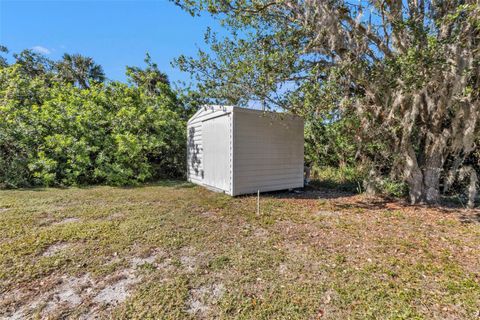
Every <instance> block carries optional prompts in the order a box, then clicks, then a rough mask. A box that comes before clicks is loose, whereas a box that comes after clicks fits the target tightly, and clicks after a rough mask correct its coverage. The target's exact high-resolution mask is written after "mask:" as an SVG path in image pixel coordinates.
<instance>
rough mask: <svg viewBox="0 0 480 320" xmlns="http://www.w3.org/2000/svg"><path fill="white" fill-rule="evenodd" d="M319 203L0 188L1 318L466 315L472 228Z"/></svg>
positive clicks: (345, 200) (474, 281)
mask: <svg viewBox="0 0 480 320" xmlns="http://www.w3.org/2000/svg"><path fill="white" fill-rule="evenodd" d="M327 194H328V193H325V192H324V191H321V192H320V191H310V193H308V194H307V196H305V194H300V195H292V194H273V195H264V196H263V197H262V199H261V212H262V214H261V215H260V216H257V215H256V198H255V197H254V196H244V197H237V198H231V197H228V196H225V195H222V194H217V193H213V192H210V191H207V190H205V189H203V188H200V187H194V186H192V185H190V184H187V183H182V182H174V181H165V182H162V183H159V184H156V185H147V186H142V187H136V188H112V187H91V188H72V189H34V190H16V191H0V234H2V237H1V238H0V317H2V316H11V315H12V314H13V313H14V312H17V313H18V312H21V314H22V316H23V317H47V316H50V317H52V318H64V317H72V318H76V317H78V316H80V315H82V314H83V315H87V316H89V315H90V316H91V315H98V316H100V317H103V318H109V317H111V316H112V315H113V317H115V318H165V319H169V318H170V319H183V318H214V317H215V318H237V319H272V318H274V319H312V318H316V317H320V315H321V316H322V317H321V318H322V319H432V318H438V319H444V318H456V319H460V318H462V319H478V312H479V310H480V224H478V223H469V224H465V223H461V222H460V216H461V214H460V213H459V212H455V211H453V210H450V211H448V212H445V211H440V210H434V209H427V208H419V207H418V208H417V207H409V206H403V205H400V204H398V203H393V204H394V206H393V207H392V208H389V206H388V205H387V203H385V202H380V201H373V200H371V199H368V198H365V197H363V196H351V197H345V196H344V195H338V196H336V197H330V198H328V197H324V196H325V195H327ZM319 212H320V213H321V214H319ZM82 277H85V278H86V279H88V281H87V283H86V284H85V283H84V284H82V285H78V286H76V287H75V294H76V297H80V300H79V301H76V302H75V301H74V300H68V299H67V300H66V301H64V300H60V301H58V299H57V300H55V299H56V298H55V296H57V297H58V296H61V295H60V293H61V292H62V289H61V288H62V284H64V283H68V281H79V280H78V279H82ZM129 277H130V278H129ZM122 279H123V280H125V279H133V280H131V282H129V283H128V285H127V286H125V288H126V289H125V290H126V292H127V293H128V294H127V296H126V297H125V299H122V300H121V301H120V302H118V303H110V304H106V303H102V302H99V301H98V296H99V294H100V293H101V291H102V289H104V288H109V286H120V284H121V283H122V282H121V281H122ZM64 287H65V286H64ZM67 287H68V286H67ZM40 300H41V301H40ZM39 301H40V302H39ZM55 301H56V302H55ZM72 301H73V302H72ZM49 303H50V304H49Z"/></svg>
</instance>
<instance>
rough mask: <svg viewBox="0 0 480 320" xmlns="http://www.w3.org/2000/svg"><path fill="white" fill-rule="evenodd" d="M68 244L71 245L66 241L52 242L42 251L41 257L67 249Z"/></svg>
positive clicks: (50, 255)
mask: <svg viewBox="0 0 480 320" xmlns="http://www.w3.org/2000/svg"><path fill="white" fill-rule="evenodd" d="M70 246H71V245H70V244H69V243H66V242H59V243H54V244H52V245H51V246H49V247H48V248H47V249H46V250H45V251H44V252H43V253H42V257H52V256H54V255H56V254H58V253H60V252H62V251H65V250H67V249H68V248H69V247H70Z"/></svg>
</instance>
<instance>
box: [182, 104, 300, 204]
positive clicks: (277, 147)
mask: <svg viewBox="0 0 480 320" xmlns="http://www.w3.org/2000/svg"><path fill="white" fill-rule="evenodd" d="M187 139H188V140H187V141H188V146H187V162H188V163H187V166H188V172H187V175H188V180H189V181H190V182H193V183H196V184H199V185H202V186H205V187H207V188H209V189H212V190H215V191H221V192H225V193H227V194H229V195H232V196H236V195H240V194H248V193H254V192H257V190H260V192H266V191H274V190H283V189H291V188H301V187H303V119H302V118H300V117H296V116H293V115H287V114H283V113H276V112H263V111H259V110H252V109H245V108H239V107H232V106H204V107H201V108H200V110H198V111H197V113H195V114H194V115H193V116H192V118H190V120H189V121H188V125H187Z"/></svg>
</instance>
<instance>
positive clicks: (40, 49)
mask: <svg viewBox="0 0 480 320" xmlns="http://www.w3.org/2000/svg"><path fill="white" fill-rule="evenodd" d="M32 50H34V51H37V52H38V53H41V54H50V53H51V51H50V50H49V49H47V48H45V47H42V46H35V47H33V48H32Z"/></svg>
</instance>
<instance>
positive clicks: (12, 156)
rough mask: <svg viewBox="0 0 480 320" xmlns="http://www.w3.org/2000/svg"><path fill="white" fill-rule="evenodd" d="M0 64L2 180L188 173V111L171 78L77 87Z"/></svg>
mask: <svg viewBox="0 0 480 320" xmlns="http://www.w3.org/2000/svg"><path fill="white" fill-rule="evenodd" d="M51 78H52V77H51V76H50V75H49V74H44V75H38V76H35V77H28V76H26V75H25V74H24V73H23V72H22V69H21V67H20V66H19V65H18V64H13V65H11V66H4V67H0V99H1V100H0V186H3V187H10V188H12V187H13V188H15V187H28V186H70V185H83V184H101V183H107V184H113V185H131V184H136V183H139V182H144V181H148V180H153V179H157V178H164V177H168V178H175V177H181V176H183V175H184V172H185V150H186V146H185V143H186V142H185V141H186V137H185V134H186V133H185V132H186V130H185V126H186V124H185V117H184V114H183V113H182V112H183V110H182V109H181V106H179V103H178V101H177V100H176V97H175V94H174V93H173V92H172V91H171V89H170V87H169V85H168V84H165V83H158V84H157V89H158V90H157V91H156V93H155V94H154V95H152V94H150V93H149V92H147V91H146V90H143V88H140V87H137V86H129V85H127V84H122V83H118V82H111V83H108V84H103V83H100V84H94V85H92V86H91V87H90V88H88V89H82V88H79V87H77V86H74V85H72V84H69V83H63V82H58V81H52V80H51Z"/></svg>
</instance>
